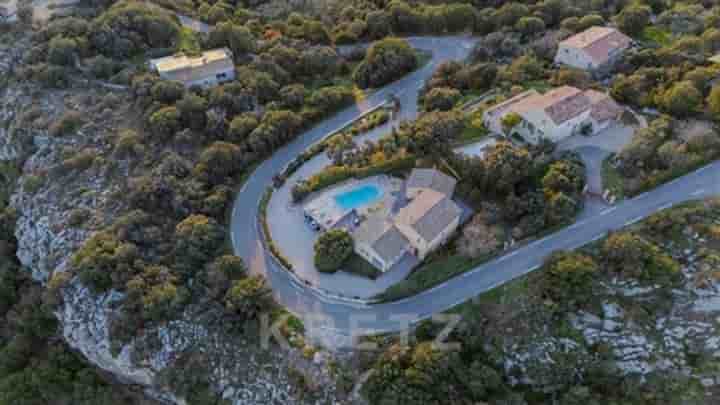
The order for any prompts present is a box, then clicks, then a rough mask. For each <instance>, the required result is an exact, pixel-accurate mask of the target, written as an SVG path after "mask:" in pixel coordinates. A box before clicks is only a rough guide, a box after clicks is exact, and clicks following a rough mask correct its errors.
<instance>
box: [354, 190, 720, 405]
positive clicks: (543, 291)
mask: <svg viewBox="0 0 720 405" xmlns="http://www.w3.org/2000/svg"><path fill="white" fill-rule="evenodd" d="M719 209H720V201H718V200H717V199H714V200H709V201H701V202H695V203H688V204H685V205H684V206H682V207H678V208H674V209H669V210H665V211H661V212H659V213H657V214H655V215H653V216H651V217H650V218H648V219H647V220H646V221H644V222H642V223H639V224H637V225H634V226H632V227H631V228H629V229H625V230H623V231H621V232H618V233H614V234H611V235H609V236H608V237H607V238H605V239H604V240H600V241H598V242H597V243H595V244H593V245H590V246H587V247H585V248H583V249H581V250H579V251H575V252H558V253H556V254H554V255H553V256H551V257H549V258H548V259H547V261H546V262H545V264H544V266H543V267H542V268H541V269H539V270H538V271H537V272H535V273H533V274H530V275H528V276H525V277H524V278H521V279H519V280H516V281H513V282H511V283H510V284H508V285H507V286H505V287H501V288H499V289H497V290H493V291H491V292H488V293H485V294H482V295H481V296H479V297H478V298H477V299H476V300H474V301H473V302H468V303H466V304H462V305H461V306H459V307H458V308H455V309H454V310H452V311H451V314H457V315H460V317H461V319H462V320H461V322H460V324H458V325H456V326H454V329H453V331H452V333H450V335H449V336H444V335H441V329H442V328H443V326H444V325H443V322H439V321H438V322H437V323H434V322H431V321H426V322H423V323H421V324H420V325H419V326H418V328H417V329H416V330H415V338H416V341H414V342H413V341H411V343H410V345H402V344H400V343H399V342H398V341H397V340H394V339H387V340H378V341H380V342H386V343H385V344H384V345H383V347H382V352H381V354H380V355H379V356H378V357H377V359H376V361H375V363H374V364H372V365H371V368H370V370H371V371H372V374H371V375H370V378H369V379H368V381H367V383H366V384H365V385H364V388H363V390H364V394H365V395H366V397H367V398H368V399H369V400H370V402H371V403H373V404H400V403H418V404H420V403H423V404H424V403H452V404H465V403H476V402H485V403H495V404H546V403H557V404H563V405H565V404H567V405H570V404H579V403H589V404H596V403H604V402H608V403H618V404H621V403H629V404H630V403H631V404H647V405H650V404H666V403H678V404H680V403H682V404H701V403H705V401H706V400H705V398H704V394H703V390H702V388H701V387H700V385H699V383H698V381H697V379H696V378H694V377H692V376H687V375H685V374H684V373H681V372H677V371H675V370H662V371H651V372H649V373H648V374H646V375H645V376H640V375H638V374H636V373H632V372H631V373H627V372H626V370H622V369H620V368H619V367H618V366H617V365H616V363H615V361H614V358H615V356H617V355H615V354H613V351H612V350H611V349H610V347H609V346H608V343H595V344H589V343H587V342H586V341H585V338H584V337H583V335H581V334H579V332H578V331H575V330H573V326H571V325H570V322H571V320H572V319H574V317H576V316H587V314H588V313H590V314H597V313H598V312H599V313H600V314H602V311H603V309H602V308H603V305H605V304H607V302H608V300H615V301H614V302H621V303H622V307H623V308H625V309H626V310H627V311H628V312H629V313H630V314H631V315H629V316H630V318H629V319H630V320H629V321H628V322H630V323H639V324H655V322H657V321H658V319H664V317H666V316H668V314H670V313H672V311H673V309H672V308H673V307H672V301H674V298H673V296H674V295H676V294H682V293H683V291H685V290H684V289H683V283H687V284H688V286H689V287H687V288H694V287H695V286H698V285H706V286H709V285H710V284H707V283H708V281H707V280H708V277H712V274H714V272H715V271H716V269H717V268H716V267H713V266H715V265H716V264H717V260H718V256H717V244H716V243H717V241H718V240H720V239H718V237H719V236H720V233H717V231H718V229H717V228H718V226H717V215H718V212H720V211H718V210H719ZM694 234H695V235H696V236H694V237H693V236H692V235H694ZM688 238H689V239H688ZM670 240H672V241H673V242H672V243H670V242H668V241H670ZM695 241H700V242H701V243H703V246H704V247H701V248H699V249H698V250H697V252H698V257H697V258H696V259H692V260H697V262H695V264H696V265H697V271H698V273H697V274H694V275H693V277H692V278H691V279H684V278H683V277H682V276H681V274H682V273H680V270H679V268H680V266H681V264H687V263H686V262H685V261H684V260H685V259H683V258H679V256H680V255H682V253H681V254H680V255H678V253H679V252H682V251H683V250H684V249H687V248H688V247H689V245H692V244H693V243H696V242H695ZM696 248H697V247H696ZM671 251H672V252H673V253H672V254H671V253H670V252H671ZM671 256H672V257H671ZM619 280H620V281H619ZM632 282H637V283H639V284H632V285H639V286H641V287H648V288H650V287H653V288H656V290H655V291H654V292H653V293H652V294H645V295H643V296H638V297H631V296H629V295H624V293H622V292H620V293H617V292H612V291H610V292H609V291H608V286H610V285H613V284H614V283H620V284H619V285H627V283H632ZM600 286H602V287H600ZM709 288H712V287H709ZM609 289H610V290H612V288H609ZM621 291H622V290H621ZM615 294H618V295H615ZM637 307H641V308H642V309H639V308H637ZM636 309H637V311H636ZM661 328H662V327H661ZM438 336H442V337H443V342H448V343H452V344H455V346H438V345H436V344H435V342H434V341H433V339H435V338H437V337H438ZM548 337H550V338H551V339H559V340H565V341H566V342H573V343H572V344H569V345H567V346H563V348H562V349H557V348H556V349H555V350H554V351H552V353H551V354H550V355H549V357H548V358H546V360H545V361H543V360H542V359H541V357H544V355H541V354H533V355H534V356H538V358H531V359H529V360H530V361H529V365H527V366H525V367H521V366H518V365H517V364H516V363H513V361H507V360H506V359H508V358H513V359H514V360H515V361H517V360H521V359H522V355H521V356H519V357H513V354H514V353H515V352H516V351H518V350H525V349H527V348H528V347H530V348H534V347H536V346H534V344H535V343H537V342H546V341H547V340H546V339H547V338H548ZM659 339H660V340H662V336H661V337H660V338H659ZM554 342H558V340H554ZM523 348H525V349H523ZM689 350H690V351H691V352H692V351H693V350H696V349H689ZM531 353H534V352H531ZM533 355H531V357H532V356H533ZM702 358H704V357H703V356H700V358H699V359H698V360H697V362H698V363H699V364H704V365H705V366H708V364H709V363H706V362H705V361H704V360H701V359H702ZM521 361H522V360H521ZM543 363H544V364H543ZM522 376H527V377H528V378H527V379H526V378H524V377H522Z"/></svg>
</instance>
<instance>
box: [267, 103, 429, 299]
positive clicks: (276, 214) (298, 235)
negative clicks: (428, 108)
mask: <svg viewBox="0 0 720 405" xmlns="http://www.w3.org/2000/svg"><path fill="white" fill-rule="evenodd" d="M406 107H407V108H413V109H415V108H416V106H414V105H413V106H403V108H406ZM398 123H399V122H398V121H390V122H388V123H386V124H384V125H381V126H379V127H377V128H374V129H373V130H371V131H369V132H367V133H365V134H362V135H359V136H357V137H355V143H356V144H357V145H358V146H361V145H362V144H363V143H365V141H375V140H377V139H378V138H380V137H382V136H383V135H386V134H388V133H389V132H390V129H391V128H392V127H393V126H395V125H398ZM331 163H332V162H331V161H330V159H328V157H327V155H326V154H325V153H321V154H319V155H317V156H315V157H314V158H312V159H310V160H309V161H307V162H306V163H305V164H303V165H302V166H301V167H300V168H299V169H298V170H297V171H296V172H295V173H293V175H292V176H290V177H289V178H288V180H287V181H286V182H285V184H284V185H283V186H282V187H280V188H279V189H276V190H275V192H274V193H273V196H272V198H271V199H270V203H269V204H268V208H267V222H268V226H269V227H270V234H271V235H272V239H273V241H274V242H275V244H276V245H277V247H278V249H280V252H281V253H282V254H283V256H285V257H286V258H287V259H288V260H290V262H291V263H292V264H293V270H294V271H295V273H296V274H297V276H298V277H300V279H302V280H304V281H306V282H309V283H310V284H312V285H313V286H314V287H317V288H320V289H322V290H324V291H327V292H329V293H332V294H335V295H342V296H346V297H350V298H370V297H372V296H375V295H377V294H379V293H381V292H382V291H385V290H386V289H387V288H388V287H390V286H391V285H393V284H395V283H397V282H398V281H400V280H402V279H404V278H405V276H407V274H408V273H409V272H410V268H408V267H407V266H396V267H395V268H393V269H392V270H390V271H389V272H388V273H386V274H384V275H383V276H382V277H379V278H378V279H376V280H370V279H368V278H365V277H360V276H355V275H353V274H349V273H344V272H342V271H340V272H337V273H335V274H326V273H321V272H319V271H317V269H316V268H315V264H314V256H315V254H314V245H315V241H316V240H317V238H318V237H319V233H318V232H315V231H314V230H312V229H311V227H310V226H309V225H308V224H307V222H305V217H304V214H303V208H302V204H294V203H293V202H292V194H291V191H292V187H293V185H294V184H296V183H297V182H298V181H300V180H303V179H307V178H308V177H310V176H312V175H313V174H315V173H317V172H319V171H321V170H322V169H324V168H325V167H327V166H329V165H330V164H331ZM303 202H305V201H303Z"/></svg>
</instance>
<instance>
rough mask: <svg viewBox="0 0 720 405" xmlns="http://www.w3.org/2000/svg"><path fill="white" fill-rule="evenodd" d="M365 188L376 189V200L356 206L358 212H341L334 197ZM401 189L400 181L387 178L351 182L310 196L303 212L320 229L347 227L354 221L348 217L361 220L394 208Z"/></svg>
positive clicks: (342, 210)
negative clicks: (378, 192) (374, 212)
mask: <svg viewBox="0 0 720 405" xmlns="http://www.w3.org/2000/svg"><path fill="white" fill-rule="evenodd" d="M365 186H373V187H377V188H378V189H379V190H380V193H381V195H380V196H379V197H378V198H377V199H376V200H373V201H372V202H371V203H370V204H368V205H367V206H362V207H358V208H357V209H343V207H341V206H340V205H339V204H338V203H337V201H336V200H335V197H336V196H338V195H339V194H343V193H348V192H352V191H353V190H356V189H359V188H362V187H365ZM401 187H402V181H401V180H399V179H395V178H391V177H389V176H386V175H379V176H373V177H368V178H365V179H359V180H358V179H352V180H348V181H345V182H343V183H340V184H337V185H335V186H332V187H330V188H327V189H324V190H322V191H319V192H317V193H315V194H313V195H311V196H310V197H309V198H308V202H307V203H305V204H304V205H303V211H304V213H305V214H306V215H308V216H310V217H311V218H312V219H313V220H315V221H316V222H317V223H318V224H320V226H322V227H323V229H326V230H328V229H333V228H340V227H346V226H347V225H348V221H350V222H351V223H352V222H353V221H352V218H351V217H354V216H357V217H363V216H366V215H368V214H369V213H370V211H376V210H379V209H383V208H382V207H387V206H390V207H392V206H394V204H395V200H396V199H397V195H398V193H399V192H400V191H401ZM353 211H354V212H353ZM353 214H354V215H353Z"/></svg>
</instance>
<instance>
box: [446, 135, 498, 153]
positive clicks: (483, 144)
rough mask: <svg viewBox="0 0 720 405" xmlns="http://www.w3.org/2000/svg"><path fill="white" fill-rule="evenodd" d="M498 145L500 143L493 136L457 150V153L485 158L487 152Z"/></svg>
mask: <svg viewBox="0 0 720 405" xmlns="http://www.w3.org/2000/svg"><path fill="white" fill-rule="evenodd" d="M496 143H498V140H497V139H496V138H495V137H493V136H489V137H487V138H485V139H483V140H481V141H478V142H475V143H471V144H469V145H465V146H461V147H459V148H455V152H457V153H460V154H463V155H465V156H468V157H479V158H482V157H483V156H485V150H487V148H489V147H490V146H492V145H495V144H496Z"/></svg>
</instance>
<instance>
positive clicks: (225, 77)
mask: <svg viewBox="0 0 720 405" xmlns="http://www.w3.org/2000/svg"><path fill="white" fill-rule="evenodd" d="M215 77H216V78H217V79H218V80H224V79H227V73H218V74H217V75H215Z"/></svg>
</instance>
